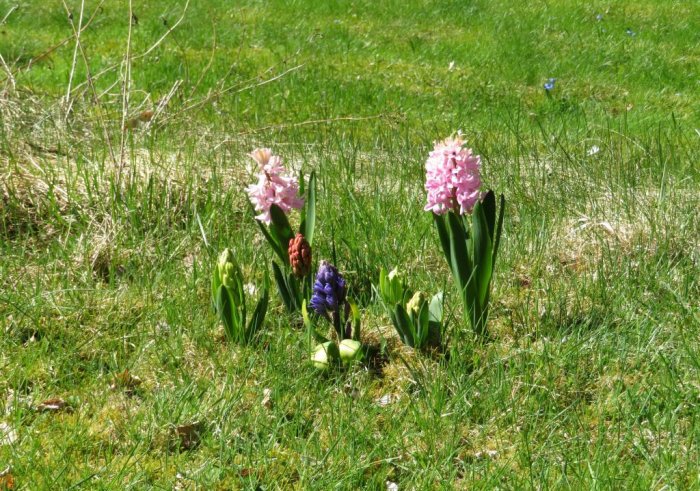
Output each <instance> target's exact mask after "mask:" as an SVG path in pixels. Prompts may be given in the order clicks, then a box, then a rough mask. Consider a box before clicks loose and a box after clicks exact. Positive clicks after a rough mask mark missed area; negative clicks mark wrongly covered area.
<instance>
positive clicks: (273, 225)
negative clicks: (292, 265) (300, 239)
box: [270, 205, 294, 265]
mask: <svg viewBox="0 0 700 491" xmlns="http://www.w3.org/2000/svg"><path fill="white" fill-rule="evenodd" d="M270 218H271V219H272V221H271V222H270V235H272V236H273V237H274V238H275V240H276V242H277V243H278V244H279V245H280V249H281V253H282V258H283V261H282V262H283V263H284V264H285V265H289V253H288V252H287V248H288V247H289V241H290V240H292V239H293V238H294V232H292V227H291V225H289V220H288V219H287V215H285V213H284V212H283V211H282V208H280V207H279V206H277V205H272V206H270Z"/></svg>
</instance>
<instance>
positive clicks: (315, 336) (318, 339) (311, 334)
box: [301, 300, 328, 349]
mask: <svg viewBox="0 0 700 491" xmlns="http://www.w3.org/2000/svg"><path fill="white" fill-rule="evenodd" d="M301 317H302V319H304V326H305V327H306V334H307V336H308V338H309V349H311V348H312V347H313V346H314V342H315V343H325V342H327V341H328V339H327V338H326V337H324V336H321V335H320V334H319V333H318V331H317V330H316V328H315V327H314V322H313V319H312V318H311V316H310V315H309V309H308V308H307V307H306V300H304V301H303V302H302V303H301Z"/></svg>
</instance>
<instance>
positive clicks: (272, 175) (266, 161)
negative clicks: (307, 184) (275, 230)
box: [246, 148, 304, 224]
mask: <svg viewBox="0 0 700 491" xmlns="http://www.w3.org/2000/svg"><path fill="white" fill-rule="evenodd" d="M250 156H251V157H252V158H253V160H255V162H256V163H257V164H258V167H259V170H260V173H259V174H258V182H257V183H256V184H251V185H250V186H248V187H247V188H246V192H247V193H248V196H249V197H250V201H251V202H252V203H253V206H254V207H255V211H257V212H259V213H260V214H259V215H257V216H256V217H255V218H256V220H260V221H261V222H265V223H266V224H269V223H270V222H271V221H272V218H271V217H270V207H271V206H272V205H277V206H279V207H280V209H281V210H282V211H283V212H285V213H287V212H289V211H290V210H292V209H299V208H301V207H302V206H304V200H303V199H302V198H301V197H300V196H299V185H298V184H297V181H296V180H295V179H294V178H293V177H290V176H288V175H286V174H285V173H284V171H285V169H284V167H283V166H282V159H280V158H279V157H278V156H277V155H272V150H270V149H269V148H256V149H255V150H253V152H252V153H251V154H250Z"/></svg>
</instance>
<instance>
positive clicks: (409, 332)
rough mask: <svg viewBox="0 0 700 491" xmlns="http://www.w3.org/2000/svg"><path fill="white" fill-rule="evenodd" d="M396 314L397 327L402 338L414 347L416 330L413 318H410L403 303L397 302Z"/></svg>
mask: <svg viewBox="0 0 700 491" xmlns="http://www.w3.org/2000/svg"><path fill="white" fill-rule="evenodd" d="M394 314H395V316H396V327H397V329H398V330H399V335H401V339H402V340H403V342H404V343H406V344H407V345H409V346H410V347H413V345H414V342H413V341H414V339H415V332H414V330H413V323H412V322H411V319H410V318H409V316H408V313H407V312H406V309H404V308H403V305H401V304H396V308H395V309H394Z"/></svg>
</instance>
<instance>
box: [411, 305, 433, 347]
mask: <svg viewBox="0 0 700 491" xmlns="http://www.w3.org/2000/svg"><path fill="white" fill-rule="evenodd" d="M414 322H415V329H414V330H415V337H416V339H415V346H416V348H419V349H421V348H423V346H425V341H426V340H427V339H428V332H429V331H430V329H429V324H430V307H429V306H428V302H424V303H423V305H422V306H421V309H420V312H418V316H417V317H416V319H415V321H414Z"/></svg>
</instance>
